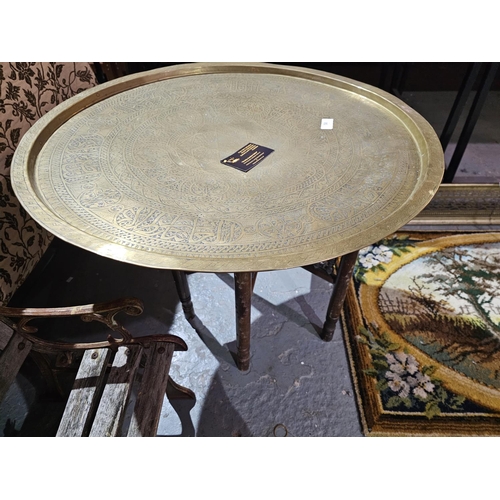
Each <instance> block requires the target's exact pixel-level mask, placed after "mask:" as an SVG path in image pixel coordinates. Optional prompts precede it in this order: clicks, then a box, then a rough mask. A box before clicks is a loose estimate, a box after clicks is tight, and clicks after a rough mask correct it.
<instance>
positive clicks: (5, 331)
mask: <svg viewBox="0 0 500 500" xmlns="http://www.w3.org/2000/svg"><path fill="white" fill-rule="evenodd" d="M13 333H14V330H13V329H12V328H11V327H10V326H7V325H6V324H5V323H3V322H2V321H0V351H3V350H4V349H5V348H6V347H7V344H8V343H9V340H10V338H11V337H12V334H13Z"/></svg>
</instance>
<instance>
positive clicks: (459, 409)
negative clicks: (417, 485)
mask: <svg viewBox="0 0 500 500" xmlns="http://www.w3.org/2000/svg"><path fill="white" fill-rule="evenodd" d="M343 326H344V334H345V336H346V345H347V350H348V354H349V358H350V363H351V369H352V373H353V377H354V381H355V386H356V391H357V396H358V406H359V408H360V413H361V420H362V425H363V428H364V431H365V434H366V435H379V436H384V435H389V436H394V435H408V436H413V435H422V436H427V435H446V436H448V435H477V436H482V435H500V233H476V234H454V235H453V234H450V233H447V234H446V233H440V234H439V233H438V234H425V233H412V234H397V235H394V236H393V237H390V238H387V239H386V240H384V241H381V242H379V243H378V244H376V245H373V246H371V247H368V248H366V249H364V250H362V251H361V252H360V255H359V258H358V263H357V265H356V268H355V273H354V283H353V284H352V286H351V288H350V290H349V293H348V297H347V299H346V306H345V310H344V314H343Z"/></svg>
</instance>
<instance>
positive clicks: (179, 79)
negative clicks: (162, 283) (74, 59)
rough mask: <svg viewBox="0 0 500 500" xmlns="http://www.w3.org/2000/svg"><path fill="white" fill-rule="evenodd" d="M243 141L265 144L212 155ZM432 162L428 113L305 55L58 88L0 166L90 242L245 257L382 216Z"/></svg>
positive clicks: (327, 248) (130, 258)
mask: <svg viewBox="0 0 500 500" xmlns="http://www.w3.org/2000/svg"><path fill="white" fill-rule="evenodd" d="M332 120H333V125H332ZM249 143H253V144H257V145H261V146H264V147H265V148H270V149H272V150H274V151H273V152H272V153H271V154H270V155H269V156H267V157H266V158H265V159H263V160H262V161H261V162H260V163H259V164H258V165H256V166H255V167H254V168H252V169H251V170H249V171H248V172H242V171H239V170H237V169H235V168H232V167H231V166H229V165H225V164H223V163H221V161H222V160H223V159H224V158H227V157H229V156H230V155H232V154H233V153H234V152H236V151H238V150H239V149H241V148H243V147H244V146H245V145H247V144H249ZM443 170H444V160H443V152H442V149H441V146H440V143H439V140H438V138H437V136H436V134H435V132H434V130H433V129H432V127H431V126H430V125H429V124H428V123H427V122H426V121H425V120H424V119H423V118H422V117H421V116H420V115H419V114H418V113H416V112H415V111H413V110H412V109H411V108H409V107H408V106H406V105H405V104H404V103H403V102H402V101H400V100H399V99H397V98H395V97H393V96H391V95H390V94H387V93H385V92H383V91H381V90H379V89H376V88H374V87H371V86H369V85H366V84H362V83H359V82H355V81H353V80H350V79H348V78H344V77H339V76H336V75H333V74H329V73H325V72H321V71H316V70H310V69H304V68H296V67H288V66H280V65H271V64H253V63H252V64H250V63H248V64H247V63H244V64H217V63H214V64H211V63H202V64H183V65H177V66H171V67H168V68H162V69H159V70H153V71H148V72H145V73H140V74H137V75H130V76H126V77H124V78H120V79H117V80H113V81H111V82H108V83H105V84H102V85H99V86H97V87H95V88H93V89H90V90H87V91H85V92H82V93H81V94H79V95H77V96H75V97H73V98H71V99H69V100H67V101H65V102H64V103H62V104H60V105H59V106H57V107H56V108H55V109H53V110H52V111H50V112H49V113H47V114H46V115H45V116H44V117H43V118H41V119H40V120H39V121H38V122H37V123H35V125H34V126H33V127H32V128H31V129H30V130H29V131H28V132H27V133H26V134H25V136H24V137H23V139H22V141H21V143H20V145H19V147H18V149H17V151H16V153H15V156H14V159H13V163H12V182H13V186H14V190H15V192H16V195H17V196H18V198H19V199H20V201H21V203H22V204H23V205H24V207H25V208H26V210H27V211H28V212H29V213H30V215H32V217H33V218H34V219H35V220H36V221H37V222H38V223H40V224H41V225H42V226H44V227H45V228H46V229H47V230H49V231H50V232H51V233H53V234H55V235H56V236H58V237H59V238H61V239H63V240H65V241H67V242H69V243H72V244H74V245H77V246H79V247H82V248H85V249H87V250H90V251H92V252H95V253H97V254H100V255H102V256H106V257H110V258H113V259H117V260H120V261H124V262H129V263H133V264H138V265H142V266H147V267H153V268H165V269H175V270H184V271H206V272H219V271H220V272H249V271H263V270H272V269H286V268H292V267H299V266H304V265H308V264H313V263H317V262H320V261H324V260H328V259H332V258H334V257H337V256H341V255H344V254H346V253H349V252H353V251H355V250H358V249H360V248H362V247H364V246H367V245H369V244H371V243H373V242H375V241H377V240H379V239H381V238H383V237H385V236H387V235H388V234H391V233H392V232H395V231H396V230H398V229H399V228H400V227H401V226H403V225H404V224H406V223H407V222H409V221H410V220H411V219H413V218H414V217H415V216H416V215H417V214H418V213H419V212H420V211H421V210H422V209H423V208H424V207H425V206H426V205H427V204H428V203H429V201H430V200H431V199H432V197H433V195H434V194H435V192H436V191H437V189H438V187H439V184H440V182H441V178H442V175H443Z"/></svg>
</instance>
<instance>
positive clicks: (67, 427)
mask: <svg viewBox="0 0 500 500" xmlns="http://www.w3.org/2000/svg"><path fill="white" fill-rule="evenodd" d="M111 354H112V353H111V351H110V350H109V349H89V350H87V351H85V354H84V355H83V359H82V362H81V364H80V368H79V369H78V373H77V375H76V380H75V383H74V385H73V389H72V390H71V393H70V395H69V398H68V402H67V404H66V409H65V410H64V415H63V417H62V419H61V423H60V424H59V429H58V431H57V436H59V437H63V436H65V437H79V436H84V435H85V434H86V433H87V432H88V428H89V426H90V424H91V421H90V419H91V417H92V414H93V411H94V409H95V407H96V405H97V403H98V401H99V397H100V394H101V390H102V384H103V381H104V376H105V374H106V366H107V364H108V361H109V359H110V356H111Z"/></svg>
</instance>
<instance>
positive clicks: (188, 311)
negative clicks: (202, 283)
mask: <svg viewBox="0 0 500 500" xmlns="http://www.w3.org/2000/svg"><path fill="white" fill-rule="evenodd" d="M172 276H173V277H174V281H175V287H176V288H177V294H178V295H179V299H180V301H181V304H182V310H183V311H184V316H185V317H186V319H187V320H188V321H189V320H191V319H193V318H194V317H195V314H194V307H193V303H192V302H191V293H190V291H189V285H188V281H187V275H186V273H185V272H184V271H172Z"/></svg>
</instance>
